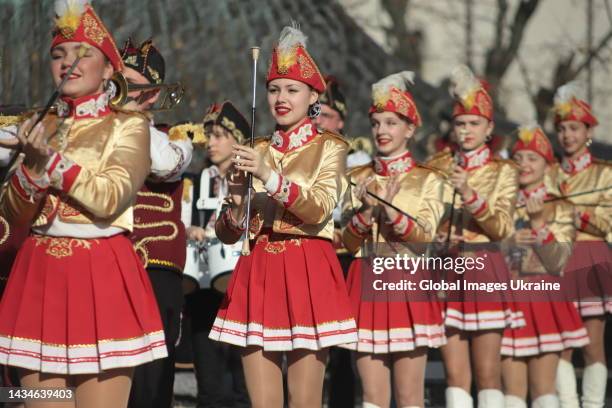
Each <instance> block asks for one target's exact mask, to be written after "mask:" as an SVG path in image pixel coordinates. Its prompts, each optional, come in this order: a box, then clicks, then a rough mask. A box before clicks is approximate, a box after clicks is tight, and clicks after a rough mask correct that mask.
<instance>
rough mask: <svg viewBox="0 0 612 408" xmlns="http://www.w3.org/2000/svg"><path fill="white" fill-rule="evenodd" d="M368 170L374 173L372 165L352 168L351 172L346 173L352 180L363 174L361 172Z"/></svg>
mask: <svg viewBox="0 0 612 408" xmlns="http://www.w3.org/2000/svg"><path fill="white" fill-rule="evenodd" d="M366 170H371V171H372V173H373V172H374V170H373V169H372V163H368V164H362V165H360V166H355V167H352V168H351V169H350V170H349V171H347V172H346V176H347V177H348V178H349V179H350V178H351V177H353V176H357V175H358V174H361V172H363V171H366Z"/></svg>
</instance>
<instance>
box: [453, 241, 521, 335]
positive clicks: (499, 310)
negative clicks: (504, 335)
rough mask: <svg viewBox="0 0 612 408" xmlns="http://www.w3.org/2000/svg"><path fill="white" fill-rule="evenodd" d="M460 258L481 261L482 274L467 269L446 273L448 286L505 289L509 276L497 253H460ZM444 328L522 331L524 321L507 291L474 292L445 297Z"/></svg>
mask: <svg viewBox="0 0 612 408" xmlns="http://www.w3.org/2000/svg"><path fill="white" fill-rule="evenodd" d="M462 256H464V257H468V256H469V257H472V258H476V257H479V258H481V259H482V261H483V264H484V268H483V269H482V270H477V269H468V270H466V271H465V272H464V273H463V274H457V273H454V272H450V273H448V272H447V273H446V279H447V280H448V281H449V282H458V283H459V284H460V285H461V287H462V288H463V282H462V281H464V280H466V281H468V282H482V283H489V284H495V283H499V284H501V283H506V285H507V286H508V288H509V287H510V286H509V282H510V275H509V271H508V267H507V266H506V262H505V260H504V257H503V255H502V253H501V252H499V251H493V250H478V251H470V252H469V253H463V254H462ZM445 324H446V326H447V327H452V328H455V329H459V330H464V331H480V330H496V329H505V328H506V327H522V326H524V325H525V320H524V319H523V317H522V314H521V312H520V311H519V310H516V308H515V306H514V302H513V301H512V294H511V291H510V290H509V289H508V290H503V291H494V292H492V293H487V292H485V291H476V290H460V291H458V292H453V293H449V294H447V301H446V302H445Z"/></svg>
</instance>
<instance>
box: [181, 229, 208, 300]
mask: <svg viewBox="0 0 612 408" xmlns="http://www.w3.org/2000/svg"><path fill="white" fill-rule="evenodd" d="M200 248H201V244H200V243H199V242H198V241H193V240H188V241H187V257H186V258H185V270H184V271H183V293H185V294H189V293H192V292H194V291H195V290H196V289H198V288H200V287H210V284H209V282H210V281H209V282H206V281H205V279H206V277H207V276H208V274H206V273H205V272H204V271H203V270H202V268H201V266H200V265H201V257H200ZM202 284H204V286H202Z"/></svg>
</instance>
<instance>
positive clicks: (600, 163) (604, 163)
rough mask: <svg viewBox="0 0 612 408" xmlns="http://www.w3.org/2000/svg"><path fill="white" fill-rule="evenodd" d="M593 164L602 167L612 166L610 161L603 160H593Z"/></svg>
mask: <svg viewBox="0 0 612 408" xmlns="http://www.w3.org/2000/svg"><path fill="white" fill-rule="evenodd" d="M593 163H595V164H599V165H602V166H612V161H610V160H604V159H596V158H593Z"/></svg>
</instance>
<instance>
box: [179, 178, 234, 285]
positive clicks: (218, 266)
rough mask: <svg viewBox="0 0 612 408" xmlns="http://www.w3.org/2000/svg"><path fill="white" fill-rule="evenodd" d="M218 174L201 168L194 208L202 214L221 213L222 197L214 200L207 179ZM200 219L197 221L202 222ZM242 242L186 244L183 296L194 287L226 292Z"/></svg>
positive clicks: (208, 241)
mask: <svg viewBox="0 0 612 408" xmlns="http://www.w3.org/2000/svg"><path fill="white" fill-rule="evenodd" d="M217 175H218V173H217V172H216V170H215V169H214V168H208V169H204V170H203V171H202V176H201V178H200V197H199V199H198V201H197V202H196V208H197V209H198V210H199V211H200V212H202V211H206V210H208V211H214V213H215V214H216V215H217V216H218V215H219V214H220V213H221V205H222V204H223V197H222V194H220V197H219V196H217V197H214V196H213V195H214V191H213V186H212V185H211V182H210V181H211V178H212V177H215V176H217ZM203 219H204V218H201V220H203ZM241 250H242V241H238V242H236V243H235V244H233V245H227V244H224V243H223V242H221V241H219V239H217V238H212V239H206V240H204V241H203V242H197V241H188V243H187V261H186V263H185V273H184V276H185V278H186V279H185V283H184V289H185V293H191V292H193V291H194V290H196V289H197V288H198V287H199V288H202V289H206V288H213V289H216V290H218V291H219V292H222V293H224V292H225V290H226V289H227V284H228V282H229V278H230V275H231V273H232V271H233V270H234V267H235V266H236V263H237V262H238V258H240V253H241Z"/></svg>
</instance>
